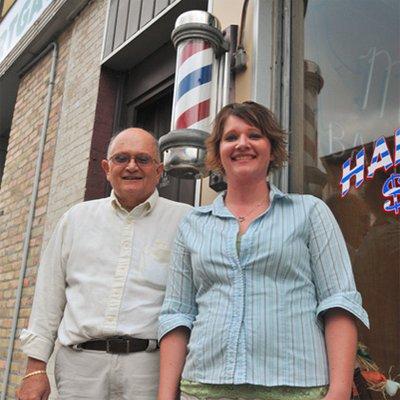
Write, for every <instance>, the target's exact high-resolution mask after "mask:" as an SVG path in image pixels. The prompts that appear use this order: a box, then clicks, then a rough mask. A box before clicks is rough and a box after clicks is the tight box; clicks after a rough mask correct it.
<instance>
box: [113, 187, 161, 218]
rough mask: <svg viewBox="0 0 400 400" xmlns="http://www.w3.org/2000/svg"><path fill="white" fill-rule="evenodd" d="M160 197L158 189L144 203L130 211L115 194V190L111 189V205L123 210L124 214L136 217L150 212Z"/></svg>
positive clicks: (120, 210)
mask: <svg viewBox="0 0 400 400" xmlns="http://www.w3.org/2000/svg"><path fill="white" fill-rule="evenodd" d="M158 198H159V194H158V190H157V189H156V190H155V191H154V192H153V193H152V194H151V196H150V197H148V198H147V199H146V200H145V201H144V202H143V203H140V204H138V205H137V206H136V207H135V208H133V209H132V210H131V211H128V210H126V209H125V208H124V207H122V205H121V203H120V202H119V200H118V198H117V196H116V195H115V192H114V190H112V191H111V195H110V199H111V205H112V206H113V207H114V209H115V210H117V211H119V212H122V213H123V214H126V215H129V216H135V217H143V216H145V215H147V214H149V213H150V212H151V211H152V210H153V209H154V207H155V206H156V203H157V200H158Z"/></svg>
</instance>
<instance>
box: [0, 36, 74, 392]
mask: <svg viewBox="0 0 400 400" xmlns="http://www.w3.org/2000/svg"><path fill="white" fill-rule="evenodd" d="M69 36H70V32H65V33H64V34H63V35H62V36H61V37H60V38H59V40H58V43H59V57H58V64H57V74H56V82H55V87H54V91H53V96H52V107H51V112H50V119H49V126H48V130H47V139H46V145H45V151H44V156H43V163H42V168H41V177H40V184H39V192H38V197H37V203H36V210H35V218H34V221H33V226H32V234H31V240H30V248H29V256H28V261H27V270H26V275H25V280H24V288H23V297H22V303H21V308H20V313H19V321H18V329H19V330H20V328H21V327H25V326H26V325H27V322H28V318H29V313H30V305H31V301H32V295H33V290H34V284H35V276H36V266H37V263H38V257H39V254H40V248H41V241H42V235H43V229H44V219H45V213H46V206H47V202H48V197H49V186H50V178H51V168H52V164H53V157H54V148H55V141H56V132H57V125H58V115H59V113H60V110H61V105H62V94H63V87H64V77H65V65H66V58H67V55H68V50H69V46H68V42H69ZM51 57H52V54H51V52H50V53H49V54H47V55H46V56H45V57H44V58H43V59H41V60H40V61H39V62H38V63H37V64H36V65H35V66H34V67H33V68H32V69H31V70H30V71H28V72H27V73H26V74H25V76H23V77H22V79H21V81H20V85H19V89H18V95H17V100H16V104H15V109H14V116H13V122H12V127H11V131H10V138H9V144H8V152H7V158H6V163H5V167H4V175H3V180H2V184H1V190H0V205H1V206H0V207H1V211H2V212H3V215H2V216H0V265H1V270H0V318H1V320H0V367H1V370H3V368H4V364H5V360H6V356H7V347H8V343H9V340H8V339H9V336H10V328H11V323H12V316H13V311H14V304H15V296H16V288H17V283H18V277H19V271H20V266H21V259H22V247H23V236H24V233H25V229H26V223H27V218H28V213H29V205H30V197H31V193H32V189H33V177H34V174H35V164H36V157H37V151H38V145H39V136H40V133H41V129H42V125H43V117H44V113H45V101H46V95H47V86H48V85H47V83H48V80H49V73H50V65H51ZM24 368H25V358H24V357H23V355H22V353H21V352H20V350H19V343H17V342H16V343H15V351H14V357H13V363H12V369H11V375H10V380H9V382H10V385H9V391H8V394H9V396H10V398H12V396H13V393H14V389H15V385H16V384H17V383H18V380H19V374H20V373H21V372H22V371H23V370H24ZM1 383H2V382H1Z"/></svg>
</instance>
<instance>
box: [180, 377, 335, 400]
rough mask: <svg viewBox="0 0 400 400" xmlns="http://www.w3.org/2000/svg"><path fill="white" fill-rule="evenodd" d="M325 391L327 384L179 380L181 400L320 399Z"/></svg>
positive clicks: (326, 390)
mask: <svg viewBox="0 0 400 400" xmlns="http://www.w3.org/2000/svg"><path fill="white" fill-rule="evenodd" d="M327 392H328V387H327V386H317V387H307V388H305V387H290V386H276V387H266V386H257V385H210V384H205V383H197V382H190V381H185V380H182V382H181V400H321V399H323V398H324V397H325V395H326V393H327Z"/></svg>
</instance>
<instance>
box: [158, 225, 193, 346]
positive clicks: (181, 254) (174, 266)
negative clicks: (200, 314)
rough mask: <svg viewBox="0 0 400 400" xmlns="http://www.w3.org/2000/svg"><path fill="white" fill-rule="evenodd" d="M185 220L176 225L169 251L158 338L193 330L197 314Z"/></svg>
mask: <svg viewBox="0 0 400 400" xmlns="http://www.w3.org/2000/svg"><path fill="white" fill-rule="evenodd" d="M185 220H186V218H185V219H184V221H182V223H181V225H180V226H179V229H178V233H177V236H176V239H175V244H174V248H173V252H172V257H171V266H170V270H169V277H168V282H167V288H166V293H165V299H164V303H163V306H162V308H161V313H160V317H159V323H160V324H159V330H158V337H159V339H161V338H162V337H163V336H164V335H165V334H167V333H168V332H170V331H172V330H173V329H175V328H178V327H179V326H185V327H187V328H189V329H192V326H193V321H194V320H195V318H196V315H197V304H196V289H195V285H194V282H193V274H192V265H191V257H190V252H189V250H188V249H187V248H186V246H185V242H184V238H185V226H186V223H185Z"/></svg>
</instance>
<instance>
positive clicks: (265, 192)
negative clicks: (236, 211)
mask: <svg viewBox="0 0 400 400" xmlns="http://www.w3.org/2000/svg"><path fill="white" fill-rule="evenodd" d="M260 201H266V202H267V203H269V186H268V182H267V181H266V180H265V181H264V180H262V181H259V182H257V183H254V182H251V183H249V182H240V183H239V182H229V184H228V189H227V192H226V196H225V204H226V205H227V206H229V205H231V206H240V205H250V204H254V203H259V202H260Z"/></svg>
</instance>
